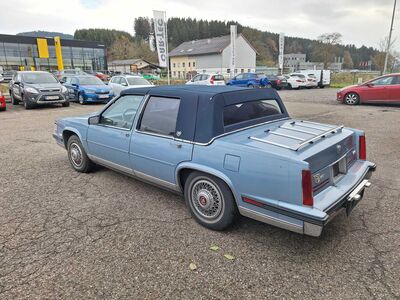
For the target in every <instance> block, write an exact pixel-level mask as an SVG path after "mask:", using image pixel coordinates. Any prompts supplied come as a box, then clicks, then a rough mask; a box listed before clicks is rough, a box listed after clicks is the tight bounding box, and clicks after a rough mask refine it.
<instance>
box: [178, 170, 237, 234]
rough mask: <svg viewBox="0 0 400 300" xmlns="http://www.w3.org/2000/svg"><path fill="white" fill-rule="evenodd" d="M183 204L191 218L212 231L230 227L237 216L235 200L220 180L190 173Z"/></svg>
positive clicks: (199, 173)
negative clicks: (184, 203)
mask: <svg viewBox="0 0 400 300" xmlns="http://www.w3.org/2000/svg"><path fill="white" fill-rule="evenodd" d="M184 194H185V202H186V207H187V208H188V209H189V211H190V213H191V214H192V216H193V218H194V219H195V220H196V221H197V222H198V223H199V224H201V225H203V226H204V227H206V228H209V229H212V230H224V229H226V228H228V227H229V226H231V225H232V224H233V223H234V222H235V220H236V217H237V215H238V210H237V207H236V203H235V199H234V197H233V195H232V192H231V190H230V189H229V187H228V186H227V184H226V183H225V182H224V181H222V180H221V179H219V178H217V177H215V176H212V175H208V174H205V173H201V172H197V171H195V172H192V173H190V175H189V176H188V178H187V180H186V182H185V191H184Z"/></svg>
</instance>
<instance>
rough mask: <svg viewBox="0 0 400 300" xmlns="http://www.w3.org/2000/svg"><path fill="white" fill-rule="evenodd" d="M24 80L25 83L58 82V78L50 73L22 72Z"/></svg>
mask: <svg viewBox="0 0 400 300" xmlns="http://www.w3.org/2000/svg"><path fill="white" fill-rule="evenodd" d="M22 81H23V82H25V83H30V84H35V83H57V82H58V80H57V79H56V78H55V77H54V76H53V75H51V74H50V73H26V74H22Z"/></svg>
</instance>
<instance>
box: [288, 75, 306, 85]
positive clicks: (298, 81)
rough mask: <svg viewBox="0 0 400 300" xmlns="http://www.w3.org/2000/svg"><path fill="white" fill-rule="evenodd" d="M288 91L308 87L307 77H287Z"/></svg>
mask: <svg viewBox="0 0 400 300" xmlns="http://www.w3.org/2000/svg"><path fill="white" fill-rule="evenodd" d="M285 77H286V79H287V82H288V85H287V87H288V89H299V88H304V87H306V77H305V76H304V75H303V74H296V75H292V74H290V75H285Z"/></svg>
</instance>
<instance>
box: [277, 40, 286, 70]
mask: <svg viewBox="0 0 400 300" xmlns="http://www.w3.org/2000/svg"><path fill="white" fill-rule="evenodd" d="M284 47H285V34H284V33H283V32H281V33H280V34H279V57H278V62H279V69H281V70H283V51H284Z"/></svg>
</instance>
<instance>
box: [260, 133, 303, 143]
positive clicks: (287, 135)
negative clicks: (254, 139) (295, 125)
mask: <svg viewBox="0 0 400 300" xmlns="http://www.w3.org/2000/svg"><path fill="white" fill-rule="evenodd" d="M267 133H269V134H273V135H278V136H283V137H287V138H290V139H294V140H298V141H305V139H302V138H299V137H297V136H293V135H290V134H284V133H279V132H275V131H271V132H269V131H268V132H267Z"/></svg>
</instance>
